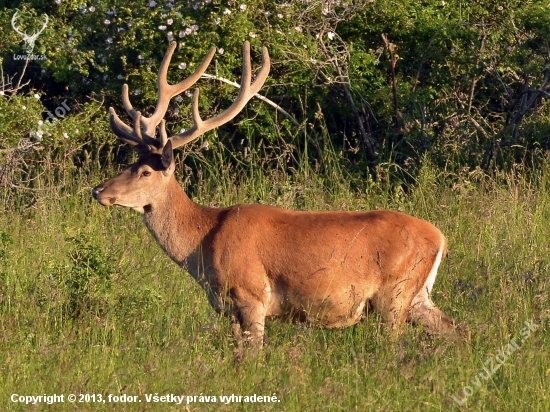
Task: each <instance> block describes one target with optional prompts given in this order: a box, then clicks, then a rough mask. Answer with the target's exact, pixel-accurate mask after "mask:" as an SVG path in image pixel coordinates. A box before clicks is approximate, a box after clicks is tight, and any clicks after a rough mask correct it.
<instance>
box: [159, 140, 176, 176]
mask: <svg viewBox="0 0 550 412" xmlns="http://www.w3.org/2000/svg"><path fill="white" fill-rule="evenodd" d="M161 161H162V166H163V167H164V169H165V170H164V171H163V173H164V174H165V175H170V174H172V173H174V170H175V169H176V165H175V163H174V151H173V150H172V142H171V141H170V140H168V142H167V143H166V144H165V145H164V148H163V149H162V157H161Z"/></svg>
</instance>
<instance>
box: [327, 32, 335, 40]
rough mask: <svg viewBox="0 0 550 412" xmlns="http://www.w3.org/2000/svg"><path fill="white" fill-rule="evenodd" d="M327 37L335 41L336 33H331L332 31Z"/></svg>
mask: <svg viewBox="0 0 550 412" xmlns="http://www.w3.org/2000/svg"><path fill="white" fill-rule="evenodd" d="M327 37H328V38H329V39H330V40H332V39H334V33H333V32H331V31H329V32H328V33H327Z"/></svg>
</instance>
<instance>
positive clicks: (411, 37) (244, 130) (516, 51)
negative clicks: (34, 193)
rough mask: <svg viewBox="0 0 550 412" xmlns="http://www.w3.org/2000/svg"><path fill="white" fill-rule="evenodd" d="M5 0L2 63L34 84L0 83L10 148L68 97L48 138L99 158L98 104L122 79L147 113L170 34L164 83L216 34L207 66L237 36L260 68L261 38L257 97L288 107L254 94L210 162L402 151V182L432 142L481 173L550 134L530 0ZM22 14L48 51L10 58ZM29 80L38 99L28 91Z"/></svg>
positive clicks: (177, 108) (365, 167)
mask: <svg viewBox="0 0 550 412" xmlns="http://www.w3.org/2000/svg"><path fill="white" fill-rule="evenodd" d="M1 3H2V4H3V5H4V6H5V7H4V8H3V9H2V11H0V21H1V22H2V23H3V24H2V25H0V44H1V46H2V50H4V51H5V53H4V56H3V67H4V70H5V73H10V74H11V75H13V76H15V74H17V76H22V75H23V74H24V75H25V78H26V79H28V80H29V81H30V83H29V85H28V86H27V87H26V88H23V89H21V91H28V93H27V94H26V95H25V94H21V91H19V90H18V92H17V93H15V94H13V93H12V94H9V93H7V94H6V96H8V95H9V96H8V98H7V99H8V100H7V101H6V100H5V99H6V97H3V98H4V101H3V102H2V103H0V104H1V105H2V114H3V115H4V116H5V120H6V122H5V123H4V126H2V127H3V130H4V131H5V133H6V134H4V135H3V137H2V139H3V140H2V142H1V144H2V146H3V147H14V145H16V144H18V142H20V141H21V139H22V138H24V137H25V136H27V134H30V133H32V130H33V121H34V122H38V121H41V120H42V121H44V119H45V118H46V116H47V111H52V109H54V108H55V107H56V106H59V105H60V104H61V103H62V102H63V101H65V99H67V104H68V105H69V106H70V107H71V108H74V113H71V116H68V117H67V118H66V119H64V120H63V122H60V125H59V126H58V127H59V129H55V133H52V136H53V137H52V140H51V141H47V142H44V143H43V144H45V145H47V148H51V147H52V146H53V147H58V146H56V145H62V144H65V143H64V142H65V141H64V140H63V138H62V137H63V136H65V133H67V135H69V136H70V139H69V141H70V142H71V143H70V144H71V145H72V146H71V147H73V148H77V147H85V148H86V150H87V152H88V153H92V154H93V155H95V156H98V157H97V158H98V159H100V161H101V162H103V161H104V160H105V159H106V158H105V157H101V156H103V154H104V152H102V150H101V147H103V146H102V145H103V144H105V142H108V143H109V144H110V145H111V144H113V143H114V139H113V138H112V137H107V136H109V134H108V131H107V109H106V108H107V107H108V106H110V105H113V106H115V108H116V109H117V111H118V112H122V110H121V99H120V97H119V96H120V91H121V87H122V84H123V83H128V84H129V89H130V94H131V96H130V97H131V100H132V103H133V104H134V106H135V107H136V108H139V109H140V110H142V111H143V112H145V113H150V112H151V111H152V110H153V107H154V105H155V103H156V98H157V90H156V76H157V70H158V67H159V64H160V62H161V60H162V57H163V54H164V52H165V50H166V48H167V46H168V44H169V42H171V41H178V45H179V48H178V51H177V52H176V55H175V56H174V58H173V61H172V63H171V67H170V70H169V74H168V77H169V80H170V81H171V82H177V81H179V80H181V79H182V78H183V77H186V76H187V75H189V74H190V73H191V72H192V71H193V70H194V68H195V67H196V65H197V64H198V63H199V62H200V61H201V60H202V58H203V56H204V55H205V54H206V52H207V50H208V49H209V48H210V47H212V46H216V47H217V53H216V57H215V62H214V63H213V64H212V67H211V68H210V69H209V73H215V74H217V75H218V76H221V77H224V78H227V79H230V80H237V81H238V80H239V79H240V70H241V69H240V66H241V60H240V59H241V58H240V54H241V52H240V50H241V48H242V44H243V41H244V40H249V41H250V42H251V43H252V50H253V53H254V61H255V62H256V63H255V67H257V63H258V62H259V58H258V57H259V51H260V47H261V46H262V45H266V46H267V47H268V48H269V52H270V55H271V57H272V70H271V75H270V78H269V79H268V82H267V85H266V86H265V87H264V88H263V90H262V94H264V95H266V96H267V97H268V98H269V99H271V100H272V101H274V102H275V103H277V104H279V105H281V106H282V108H284V109H285V110H286V111H287V112H288V113H290V116H291V118H290V119H289V118H286V117H284V116H281V115H280V114H279V113H278V112H276V111H275V110H274V109H273V108H272V107H270V106H267V105H264V104H259V103H258V102H257V101H256V102H253V103H252V104H251V105H249V108H248V109H245V113H244V114H243V115H242V116H241V117H239V118H237V121H236V122H232V124H230V125H225V126H223V127H222V128H221V132H220V138H219V139H220V141H223V144H221V143H220V144H218V145H214V146H211V147H212V148H213V150H212V151H210V152H209V153H207V152H206V151H205V152H203V153H202V155H201V156H202V157H203V158H204V162H208V163H213V162H216V161H217V157H219V156H220V154H219V152H220V151H221V152H223V153H224V154H223V156H224V157H227V158H233V163H234V164H246V163H247V161H246V156H245V155H244V154H246V153H247V152H250V150H252V149H254V148H258V147H260V146H262V145H263V147H264V148H265V151H264V155H265V156H267V158H266V161H265V162H264V163H265V164H271V165H276V167H278V168H279V167H280V168H282V169H284V170H286V171H292V168H293V167H295V166H296V164H297V163H298V162H300V161H301V160H300V159H302V157H303V156H304V155H307V157H305V158H304V160H305V161H308V162H310V161H311V162H312V163H315V162H318V163H319V164H321V165H323V162H324V161H325V158H326V156H325V152H326V151H330V150H334V151H335V152H336V153H341V156H340V162H341V163H342V164H344V165H346V166H347V167H349V168H350V169H351V170H353V171H355V172H358V173H362V174H364V173H366V172H367V171H369V170H370V171H372V170H376V168H373V167H372V166H374V165H381V164H382V165H383V164H388V163H389V164H393V163H396V164H397V165H398V170H403V171H404V172H405V173H404V174H403V176H401V178H404V179H405V180H406V179H407V177H406V176H414V175H415V174H416V173H417V171H418V170H419V166H420V165H421V163H422V159H424V158H425V155H426V154H427V155H428V156H429V157H430V158H431V159H432V161H433V162H434V163H435V164H436V165H438V166H439V167H445V168H451V169H453V170H455V171H458V170H460V169H461V168H462V167H463V166H467V167H470V168H475V167H479V166H481V167H482V168H485V169H490V168H493V167H508V166H509V165H510V164H513V163H515V162H523V161H525V159H526V158H527V156H526V154H527V153H530V152H532V151H533V149H537V148H540V147H547V146H549V145H550V139H549V137H548V128H547V127H546V126H545V125H546V124H547V123H548V121H547V120H548V116H549V114H550V113H549V112H548V105H547V104H546V98H547V97H548V96H549V94H548V92H547V90H548V80H550V71H548V70H547V66H548V63H549V61H548V59H549V58H548V56H549V55H550V54H549V53H548V43H547V42H546V39H547V37H548V27H550V25H549V24H548V23H550V22H549V17H548V13H547V12H546V7H545V6H544V5H541V4H539V3H535V4H531V3H528V2H520V1H518V0H512V1H507V2H502V3H501V4H499V3H498V2H497V3H495V2H492V1H479V2H473V3H472V2H470V3H468V2H459V1H455V0H451V1H440V0H437V1H436V0H423V1H421V2H418V1H416V0H414V1H413V0H407V1H403V2H400V3H399V4H396V3H395V2H393V1H389V0H382V1H376V2H374V1H370V0H356V1H316V0H300V1H293V2H271V3H253V2H247V1H244V0H243V1H241V2H235V1H229V0H224V1H220V0H205V1H196V2H175V1H172V0H168V1H163V2H157V1H147V2H141V1H129V2H122V1H114V0H113V1H100V0H91V1H88V2H81V1H80V0H79V1H75V0H58V1H56V2H44V1H41V0H33V1H26V2H15V1H3V2H1ZM16 10H18V11H19V16H20V21H19V20H18V22H19V24H21V27H26V28H28V30H29V33H30V32H31V31H32V30H34V28H35V27H36V26H37V25H38V24H40V22H41V20H40V19H41V16H43V14H44V13H45V14H47V15H48V16H50V19H49V24H48V26H47V27H46V29H45V30H44V32H43V33H41V34H40V35H39V37H38V38H37V41H36V45H35V53H40V54H44V55H46V56H47V59H46V60H36V61H35V60H33V61H30V62H24V61H21V60H16V59H14V58H13V57H12V56H13V55H14V54H17V53H23V46H24V43H23V42H22V39H21V37H20V36H19V35H18V34H17V33H16V32H15V31H14V30H13V29H12V27H11V23H10V20H11V18H12V16H13V14H14V12H15V11H16ZM17 76H15V77H14V78H15V79H16V80H17V79H18V77H17ZM12 79H13V78H12ZM19 79H20V77H19ZM199 86H200V88H201V98H200V110H201V114H202V115H203V117H210V116H212V115H214V114H215V113H218V112H220V111H221V110H223V108H226V107H227V106H228V105H229V103H230V101H231V100H233V99H234V96H235V94H236V91H235V88H234V87H233V86H229V85H227V84H225V83H219V82H217V81H213V80H201V81H200V82H199ZM5 88H6V86H5V84H4V89H5ZM36 91H38V94H40V95H41V97H42V101H43V102H44V106H45V107H43V108H41V107H40V106H39V102H37V101H34V100H32V96H33V95H34V94H35V93H36ZM24 96H28V97H24ZM25 99H26V100H25ZM23 101H25V102H27V103H28V107H29V108H31V106H32V114H31V115H27V113H24V112H21V111H16V110H15V108H17V107H18V106H20V105H27V104H25V103H24V102H23ZM31 101H32V102H33V103H34V104H33V105H31V104H30V102H31ZM189 103H190V99H189V93H185V94H184V95H183V96H182V99H177V100H175V101H174V102H173V105H172V106H171V108H170V110H169V112H168V113H167V116H166V117H167V123H168V129H169V131H170V132H172V133H177V132H178V131H179V130H180V129H182V128H187V127H189V126H190V119H189V117H190V116H189V110H190V108H189ZM8 106H9V108H8ZM4 111H6V113H4ZM40 111H42V119H40V117H39V116H38V112H40ZM30 112H31V111H30V110H29V111H28V113H30ZM77 113H80V114H82V117H80V118H78V116H76V114H77ZM69 117H71V118H73V117H74V123H73V122H72V121H69ZM245 118H251V119H252V120H248V121H247V120H241V119H245ZM239 120H241V121H240V122H239ZM235 123H237V127H235V126H234V125H235ZM61 125H62V126H61ZM56 127H57V126H56ZM211 133H216V132H211ZM224 136H228V137H224ZM327 137H328V142H327ZM204 138H205V139H208V138H209V137H208V135H207V136H205V137H204ZM216 151H217V152H218V153H215V152H216ZM107 152H108V153H110V150H109V151H107ZM282 152H284V153H289V154H290V155H289V156H285V161H284V162H281V161H279V160H280V159H281V158H282V156H281V153H282ZM43 153H44V152H43ZM58 153H59V154H58V155H59V156H61V152H58ZM62 153H64V154H63V156H65V154H66V152H62ZM102 153H103V154H102ZM42 155H43V154H42ZM65 158H66V156H65ZM58 159H59V158H58ZM277 159H279V160H277ZM3 161H4V162H5V161H6V160H5V158H4V159H3ZM71 161H72V162H75V159H74V158H71ZM76 162H77V163H78V159H77V160H76ZM203 164H206V163H203Z"/></svg>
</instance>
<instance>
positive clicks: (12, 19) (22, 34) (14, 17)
mask: <svg viewBox="0 0 550 412" xmlns="http://www.w3.org/2000/svg"><path fill="white" fill-rule="evenodd" d="M17 13H18V12H17V11H16V12H15V13H13V17H12V18H11V26H12V27H13V30H15V31H16V33H17V34H19V35H20V36H23V37H27V32H25V33H21V32H20V31H19V30H17V27H15V20H16V19H17Z"/></svg>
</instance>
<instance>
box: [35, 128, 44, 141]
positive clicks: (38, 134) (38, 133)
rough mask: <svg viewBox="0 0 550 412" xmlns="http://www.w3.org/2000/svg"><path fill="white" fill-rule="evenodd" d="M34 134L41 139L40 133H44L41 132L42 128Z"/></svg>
mask: <svg viewBox="0 0 550 412" xmlns="http://www.w3.org/2000/svg"><path fill="white" fill-rule="evenodd" d="M35 134H36V136H37V137H38V138H39V139H41V138H42V135H43V134H44V133H43V132H42V130H39V131H37V132H35Z"/></svg>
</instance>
